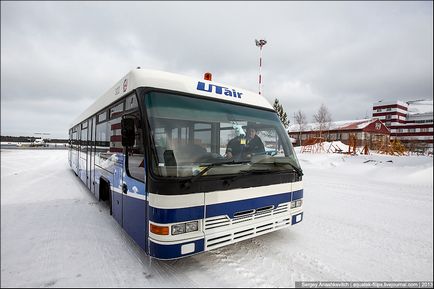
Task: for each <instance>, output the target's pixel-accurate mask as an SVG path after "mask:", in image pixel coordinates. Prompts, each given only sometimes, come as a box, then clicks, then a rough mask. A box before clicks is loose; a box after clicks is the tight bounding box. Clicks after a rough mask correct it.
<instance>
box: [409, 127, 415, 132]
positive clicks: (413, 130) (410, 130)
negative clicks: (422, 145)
mask: <svg viewBox="0 0 434 289" xmlns="http://www.w3.org/2000/svg"><path fill="white" fill-rule="evenodd" d="M408 132H416V129H415V128H409V129H408Z"/></svg>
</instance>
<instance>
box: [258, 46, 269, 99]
mask: <svg viewBox="0 0 434 289" xmlns="http://www.w3.org/2000/svg"><path fill="white" fill-rule="evenodd" d="M255 43H256V46H258V47H259V53H260V56H259V94H261V90H262V77H261V68H262V46H264V45H265V44H267V41H266V40H265V39H260V40H257V39H255Z"/></svg>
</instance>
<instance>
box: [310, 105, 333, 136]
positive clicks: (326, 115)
mask: <svg viewBox="0 0 434 289" xmlns="http://www.w3.org/2000/svg"><path fill="white" fill-rule="evenodd" d="M313 119H314V121H315V122H317V123H318V125H319V137H321V135H322V132H323V131H325V130H328V129H329V128H330V122H331V121H332V116H331V114H330V112H329V110H328V109H327V107H326V106H325V105H324V104H321V107H320V108H319V109H318V112H317V113H315V114H314V115H313Z"/></svg>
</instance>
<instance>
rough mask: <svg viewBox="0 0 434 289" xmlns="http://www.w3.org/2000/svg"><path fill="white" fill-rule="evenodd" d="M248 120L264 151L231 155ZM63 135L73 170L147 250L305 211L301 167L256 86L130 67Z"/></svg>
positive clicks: (193, 248)
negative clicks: (247, 87)
mask: <svg viewBox="0 0 434 289" xmlns="http://www.w3.org/2000/svg"><path fill="white" fill-rule="evenodd" d="M249 124H254V128H255V130H256V136H258V137H259V139H260V141H261V142H262V145H263V146H262V148H263V149H262V151H261V152H255V153H250V154H242V153H240V154H239V155H238V157H235V156H233V155H232V156H231V157H228V155H229V154H228V153H227V152H228V143H230V142H231V141H232V144H233V143H234V142H235V143H236V144H237V145H238V146H239V147H241V152H242V151H243V149H246V150H247V148H248V146H249V140H248V136H247V135H246V131H245V129H246V126H248V125H249ZM69 136H70V150H69V164H70V166H71V167H72V169H73V170H74V172H75V173H76V174H77V176H78V177H79V178H80V179H81V180H82V181H83V183H84V184H85V185H86V186H87V187H88V188H89V190H90V191H91V192H92V193H93V194H94V195H95V198H96V199H98V200H100V201H106V202H107V203H108V205H109V207H110V214H112V215H113V217H114V218H115V219H116V221H117V222H118V223H119V225H120V226H122V227H123V228H124V230H125V231H126V232H127V233H128V234H129V235H130V236H131V238H132V239H134V240H135V242H136V243H137V244H138V245H139V246H140V247H141V248H143V250H144V251H145V252H146V253H147V254H148V255H150V256H151V257H154V258H157V259H175V258H180V257H184V256H189V255H192V254H196V253H199V252H203V251H208V250H212V249H215V248H219V247H221V246H225V245H228V244H233V243H235V242H238V241H242V240H246V239H249V238H253V237H255V236H258V235H262V234H265V233H268V232H273V231H275V230H279V229H282V228H286V227H289V226H291V225H294V224H297V223H299V222H300V221H302V219H303V209H302V204H303V186H302V175H303V173H302V170H301V168H300V165H299V163H298V160H297V157H296V155H295V153H294V150H293V147H292V144H291V142H290V139H289V137H288V134H287V133H286V131H285V129H284V127H283V125H282V124H281V122H280V120H279V117H278V115H277V114H276V112H275V111H274V110H273V107H272V106H271V105H270V104H269V102H268V101H267V100H266V99H265V98H264V97H262V96H261V95H259V94H256V93H252V92H249V91H246V90H243V89H240V88H235V87H232V86H229V85H223V84H219V83H215V82H213V81H211V80H202V79H194V78H189V77H185V76H181V75H176V74H172V73H167V72H160V71H152V70H144V69H135V70H132V71H131V72H129V73H128V74H127V75H126V76H125V77H123V78H122V79H121V80H120V81H119V82H118V83H116V85H114V86H113V87H112V88H111V89H110V90H109V91H108V92H107V93H105V94H104V95H103V96H101V97H100V98H98V99H97V100H96V101H95V103H93V104H92V105H91V106H90V107H89V108H88V109H87V110H85V111H84V112H83V113H82V114H81V115H80V116H79V117H78V118H77V119H76V120H75V121H74V122H73V123H72V125H71V128H70V130H69ZM234 140H235V141H234ZM233 152H234V151H233Z"/></svg>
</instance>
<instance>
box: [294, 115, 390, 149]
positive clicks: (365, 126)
mask: <svg viewBox="0 0 434 289" xmlns="http://www.w3.org/2000/svg"><path fill="white" fill-rule="evenodd" d="M287 131H288V134H289V136H290V137H291V138H293V139H295V145H300V144H301V145H305V144H306V143H308V140H309V139H312V138H317V137H322V138H324V140H326V141H341V142H342V143H344V144H349V143H350V138H351V136H354V137H355V138H356V141H357V144H356V145H357V146H364V145H365V144H366V145H368V147H369V148H370V149H374V148H375V145H376V144H377V143H385V142H388V141H389V136H390V130H389V129H388V128H387V127H386V126H385V125H384V123H382V122H381V121H380V120H379V119H376V118H370V119H359V120H343V121H333V122H330V123H328V124H327V125H326V128H325V129H323V130H322V131H320V125H319V124H318V123H307V124H304V125H302V127H301V128H300V126H299V125H297V124H291V125H290V126H289V127H288V129H287Z"/></svg>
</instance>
